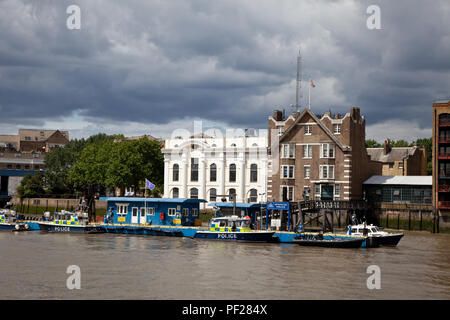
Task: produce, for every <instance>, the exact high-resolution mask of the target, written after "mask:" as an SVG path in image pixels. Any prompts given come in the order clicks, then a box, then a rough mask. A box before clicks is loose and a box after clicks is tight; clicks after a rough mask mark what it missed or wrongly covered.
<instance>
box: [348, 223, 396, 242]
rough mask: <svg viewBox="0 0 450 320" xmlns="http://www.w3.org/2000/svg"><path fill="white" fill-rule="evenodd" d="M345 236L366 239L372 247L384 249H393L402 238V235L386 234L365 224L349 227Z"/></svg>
mask: <svg viewBox="0 0 450 320" xmlns="http://www.w3.org/2000/svg"><path fill="white" fill-rule="evenodd" d="M347 234H348V235H352V236H364V237H367V238H368V240H370V242H372V243H373V246H385V247H386V246H387V247H395V246H396V245H397V244H398V243H399V242H400V239H401V238H403V233H388V232H386V231H381V230H380V229H379V228H378V227H377V226H374V225H373V224H370V225H367V224H366V223H360V224H353V225H349V226H348V228H347Z"/></svg>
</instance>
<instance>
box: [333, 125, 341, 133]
mask: <svg viewBox="0 0 450 320" xmlns="http://www.w3.org/2000/svg"><path fill="white" fill-rule="evenodd" d="M333 132H334V134H341V124H340V123H336V124H333Z"/></svg>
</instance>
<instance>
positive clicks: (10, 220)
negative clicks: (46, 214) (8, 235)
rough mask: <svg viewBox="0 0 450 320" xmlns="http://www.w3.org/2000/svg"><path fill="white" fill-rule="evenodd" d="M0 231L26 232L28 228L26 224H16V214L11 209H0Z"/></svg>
mask: <svg viewBox="0 0 450 320" xmlns="http://www.w3.org/2000/svg"><path fill="white" fill-rule="evenodd" d="M0 230H6V231H28V230H30V227H29V225H28V224H26V223H19V222H17V213H16V211H14V210H11V209H0Z"/></svg>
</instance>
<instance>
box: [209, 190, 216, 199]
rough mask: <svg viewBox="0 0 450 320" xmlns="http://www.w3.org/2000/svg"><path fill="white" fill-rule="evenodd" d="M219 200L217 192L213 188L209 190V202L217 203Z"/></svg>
mask: <svg viewBox="0 0 450 320" xmlns="http://www.w3.org/2000/svg"><path fill="white" fill-rule="evenodd" d="M216 199H217V190H216V189H215V188H211V189H210V190H209V201H214V202H215V201H216Z"/></svg>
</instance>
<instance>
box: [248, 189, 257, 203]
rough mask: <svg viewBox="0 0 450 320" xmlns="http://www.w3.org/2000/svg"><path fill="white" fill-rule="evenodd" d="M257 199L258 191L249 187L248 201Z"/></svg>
mask: <svg viewBox="0 0 450 320" xmlns="http://www.w3.org/2000/svg"><path fill="white" fill-rule="evenodd" d="M257 201H258V191H257V190H256V189H250V199H249V202H257Z"/></svg>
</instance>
